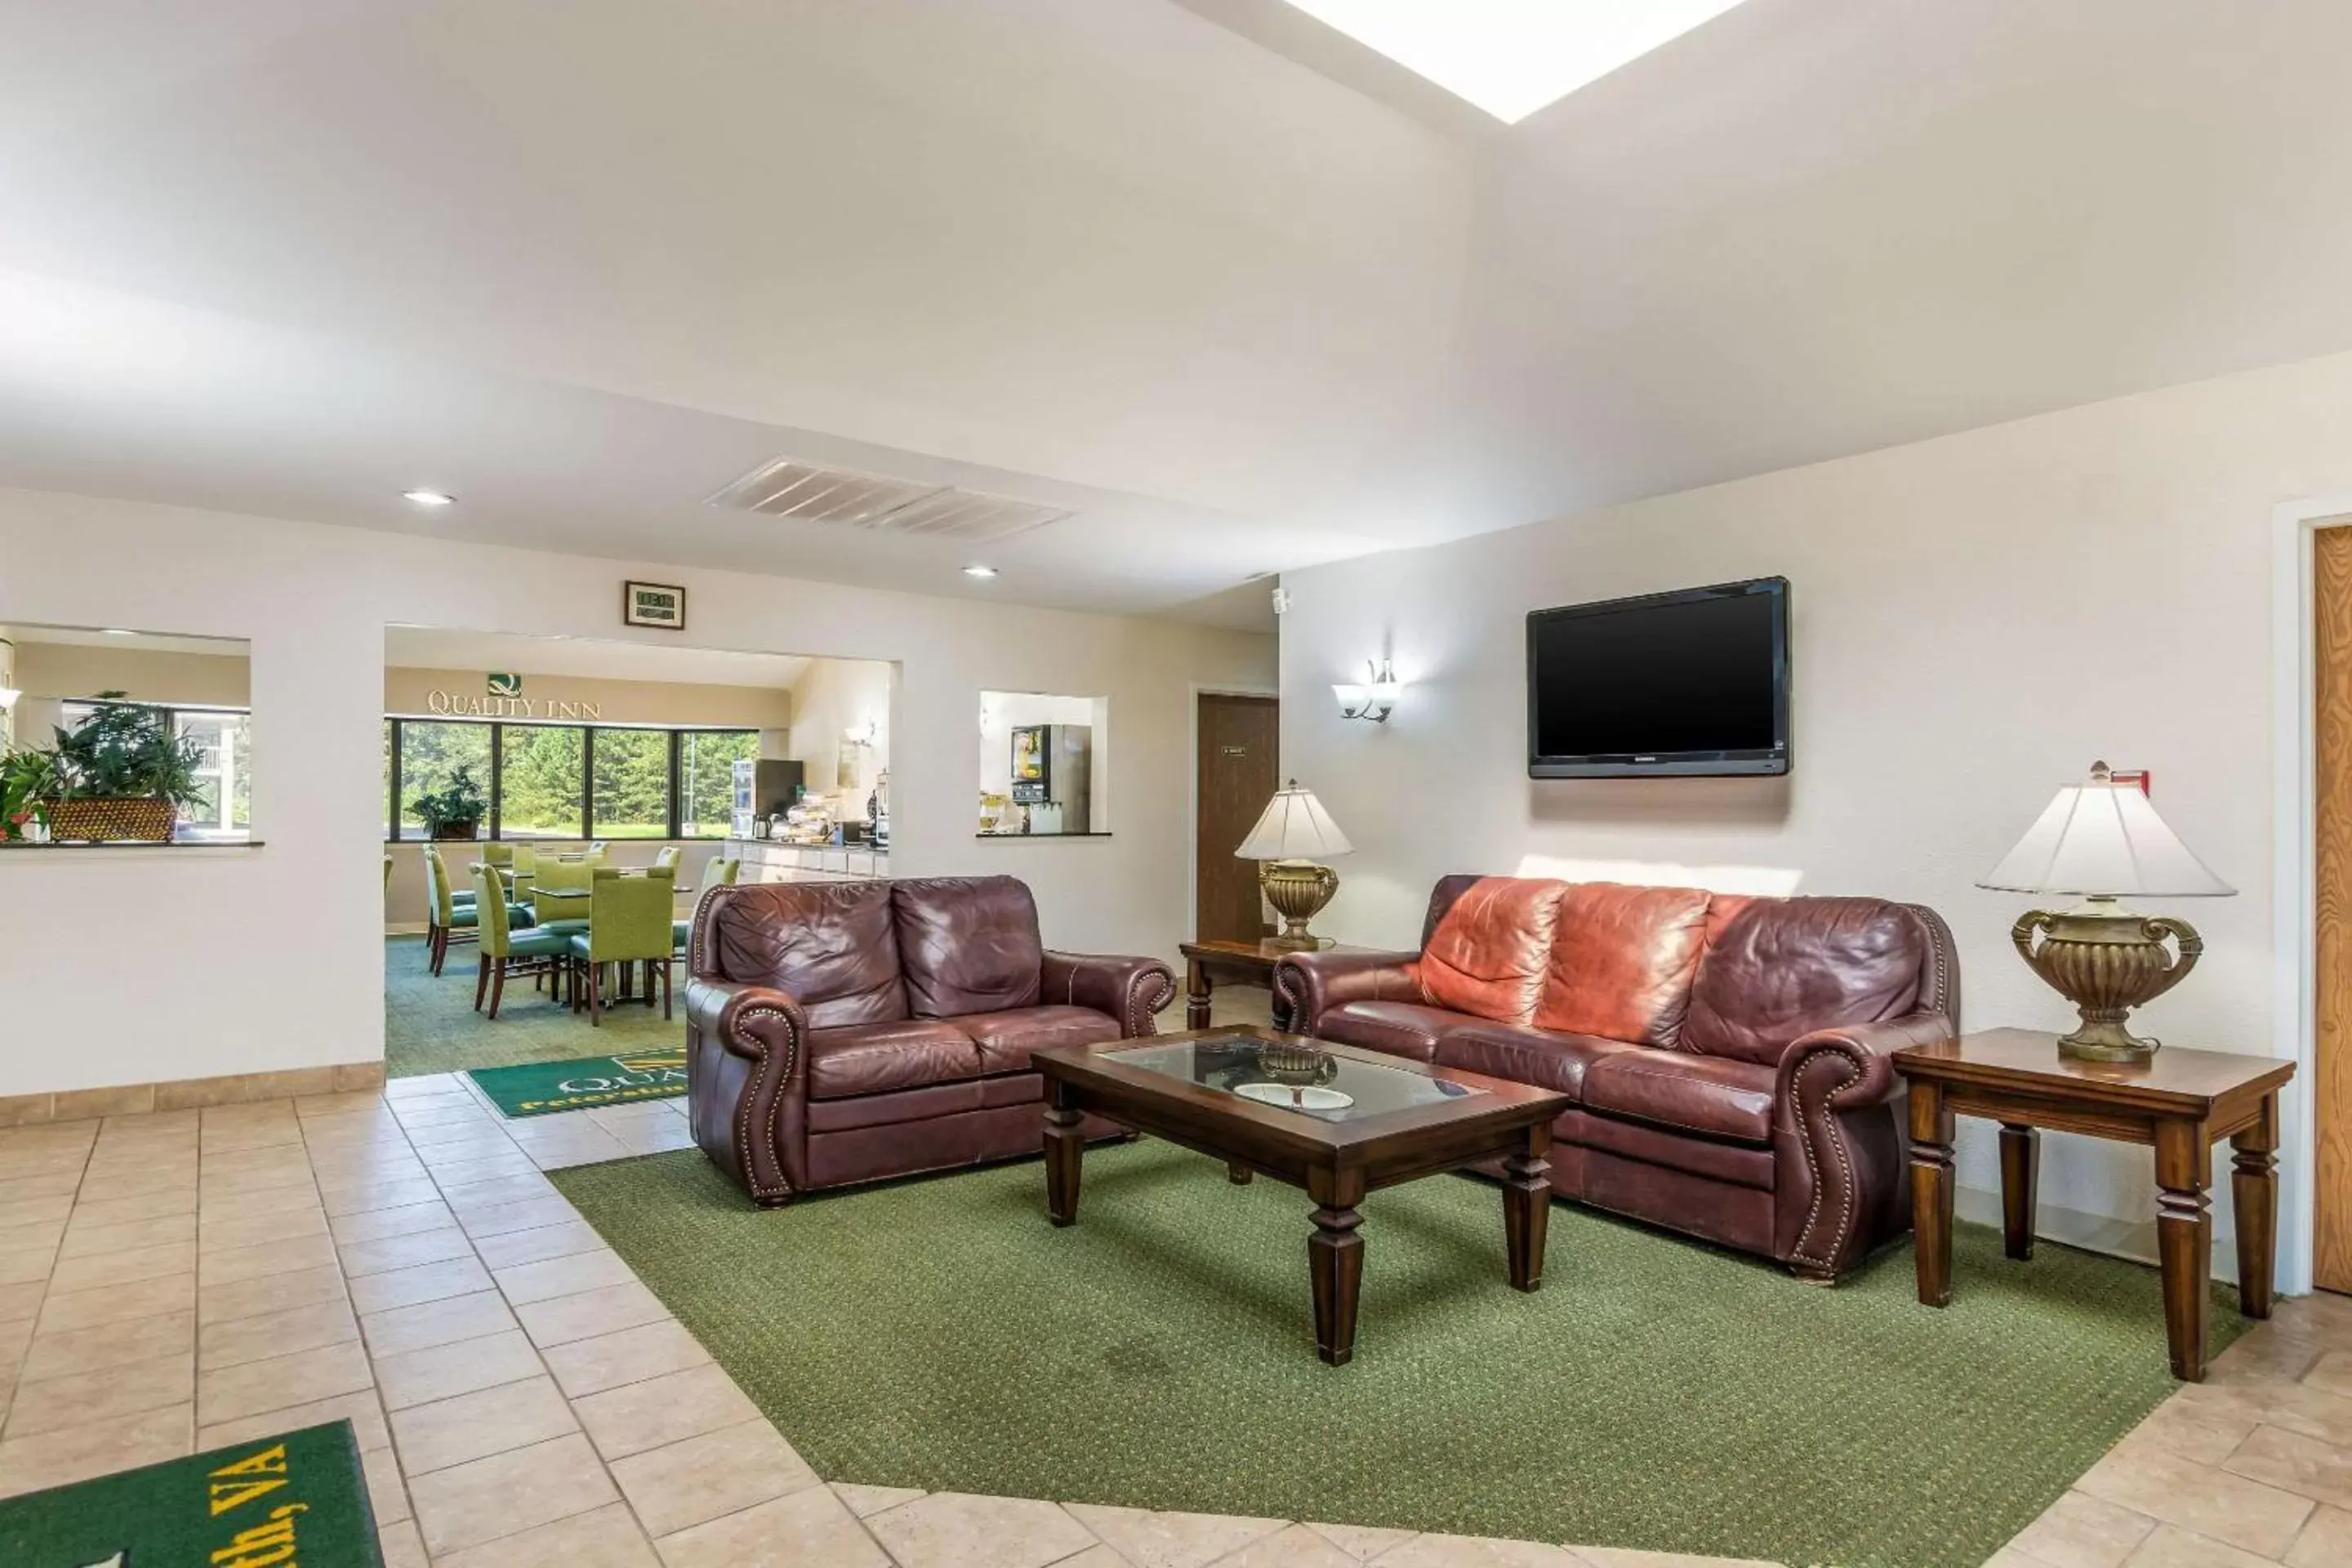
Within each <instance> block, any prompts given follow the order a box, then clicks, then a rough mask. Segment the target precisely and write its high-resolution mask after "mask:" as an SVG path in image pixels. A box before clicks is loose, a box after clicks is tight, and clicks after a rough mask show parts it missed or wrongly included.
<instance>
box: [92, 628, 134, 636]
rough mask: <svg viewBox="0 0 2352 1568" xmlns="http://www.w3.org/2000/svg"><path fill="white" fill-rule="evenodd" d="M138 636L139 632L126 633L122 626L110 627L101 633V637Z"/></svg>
mask: <svg viewBox="0 0 2352 1568" xmlns="http://www.w3.org/2000/svg"><path fill="white" fill-rule="evenodd" d="M138 635H139V634H138V633H137V632H126V631H124V630H123V629H122V628H121V626H108V627H106V628H105V629H104V630H103V631H101V632H100V633H99V636H100V637H137V636H138Z"/></svg>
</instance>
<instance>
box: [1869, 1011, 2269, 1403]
mask: <svg viewBox="0 0 2352 1568" xmlns="http://www.w3.org/2000/svg"><path fill="white" fill-rule="evenodd" d="M1887 1060H1888V1061H1889V1063H1890V1064H1891V1065H1892V1066H1893V1067H1894V1068H1895V1071H1896V1072H1898V1073H1901V1074H1902V1075H1903V1077H1904V1078H1905V1079H1906V1080H1907V1081H1908V1082H1909V1085H1910V1089H1911V1208H1912V1225H1913V1227H1914V1228H1915V1229H1916V1231H1917V1233H1918V1236H1917V1243H1918V1268H1919V1300H1921V1301H1923V1302H1925V1303H1927V1305H1928V1306H1930V1307H1941V1306H1944V1305H1945V1304H1947V1303H1948V1302H1949V1301H1950V1300H1951V1299H1952V1118H1953V1117H1954V1116H1955V1115H1961V1116H1982V1117H1986V1118H1988V1119H1990V1120H1991V1121H1998V1122H2000V1198H2001V1214H2002V1219H2003V1222H2004V1224H2003V1229H2004V1231H2005V1233H2006V1234H2005V1240H2006V1243H2007V1250H2008V1254H2009V1256H2010V1257H2011V1258H2032V1256H2033V1198H2034V1186H2035V1181H2036V1177H2037V1174H2038V1165H2039V1163H2040V1156H2041V1134H2040V1133H2039V1131H2037V1129H2040V1128H2043V1127H2049V1128H2053V1129H2055V1130H2057V1131H2062V1132H2079V1133H2084V1134H2087V1135H2088V1136H2090V1137H2093V1138H2112V1139H2116V1140H2117V1141H2119V1142H2126V1143H2144V1144H2147V1145H2150V1146H2152V1147H2153V1148H2154V1150H2155V1152H2156V1184H2157V1187H2158V1194H2157V1200H2156V1237H2157V1252H2158V1262H2159V1263H2160V1264H2161V1265H2162V1267H2163V1271H2164V1327H2165V1334H2166V1337H2167V1338H2168V1340H2169V1341H2170V1342H2171V1350H2172V1375H2173V1376H2175V1377H2178V1378H2181V1379H2184V1380H2185V1381H2187V1382H2189V1383H2201V1382H2203V1381H2204V1378H2205V1320H2206V1310H2207V1303H2208V1301H2209V1300H2210V1292H2209V1290H2208V1288H2207V1287H2208V1283H2209V1281H2210V1276H2211V1272H2212V1259H2213V1218H2212V1215H2210V1213H2209V1212H2208V1209H2207V1200H2206V1196H2205V1189H2206V1188H2207V1187H2209V1186H2210V1185H2211V1184H2212V1181H2213V1145H2214V1143H2215V1142H2217V1141H2219V1140H2221V1139H2223V1138H2227V1139H2228V1140H2229V1141H2230V1145H2231V1150H2232V1151H2233V1157H2232V1159H2231V1173H2230V1195H2231V1201H2232V1202H2233V1204H2234V1205H2235V1206H2236V1210H2237V1221H2238V1310H2240V1311H2241V1312H2242V1313H2244V1314H2245V1315H2246V1316H2247V1317H2249V1318H2267V1317H2269V1316H2270V1315H2271V1272H2272V1268H2273V1263H2274V1253H2275V1246H2276V1239H2277V1234H2278V1227H2277V1220H2278V1144H2279V1110H2278V1096H2279V1089H2281V1088H2282V1087H2283V1086H2284V1084H2285V1083H2286V1082H2287V1080H2288V1079H2292V1078H2293V1077H2294V1063H2293V1062H2289V1061H2280V1060H2278V1059H2276V1058H2272V1057H2249V1056H2238V1055H2234V1054H2231V1053H2228V1052H2222V1051H2192V1050H2185V1049H2183V1048H2181V1047H2178V1046H2167V1047H2164V1048H2163V1049H2162V1050H2160V1051H2158V1052H2157V1053H2156V1056H2155V1058H2154V1059H2153V1060H2151V1061H2149V1062H2147V1063H2146V1064H2144V1065H2141V1064H2133V1063H2122V1062H2086V1061H2076V1060H2074V1059H2073V1058H2068V1057H2062V1056H2060V1055H2059V1054H2058V1037H2057V1036H2055V1035H2049V1034H2043V1033H2041V1032H2040V1031H2038V1030H2032V1029H1987V1030H1984V1031H1982V1032H1981V1033H1979V1034H1973V1035H1964V1036H1962V1037H1960V1038H1958V1039H1957V1040H1942V1041H1938V1042H1937V1043H1936V1044H1934V1045H1931V1046H1914V1047H1911V1048H1910V1049H1908V1050H1901V1051H1896V1052H1895V1054H1894V1055H1893V1056H1891V1057H1889V1058H1887Z"/></svg>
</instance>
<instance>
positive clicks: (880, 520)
mask: <svg viewBox="0 0 2352 1568" xmlns="http://www.w3.org/2000/svg"><path fill="white" fill-rule="evenodd" d="M705 504H707V505H709V506H715V507H723V508H725V509H727V510H730V511H756V512H761V513H763V514H765V515H767V516H769V517H796V518H799V519H801V520H802V521H804V522H837V523H846V524H848V525H849V526H850V527H852V528H864V529H871V530H873V531H877V532H882V533H913V534H922V535H925V536H927V537H929V538H933V539H959V540H965V541H969V542H977V543H989V542H994V541H996V540H1000V539H1010V538H1011V537H1013V535H1014V534H1016V533H1026V532H1028V531H1031V530H1032V529H1038V528H1043V527H1045V525H1046V524H1047V523H1049V522H1059V521H1062V520H1063V519H1064V518H1066V517H1068V516H1070V515H1071V513H1070V511H1069V510H1068V509H1066V508H1064V507H1053V506H1044V505H1041V504H1039V503H1038V502H1036V501H1025V500H1014V499H1013V498H1012V497H1010V496H993V495H988V494H985V493H983V492H982V491H979V490H966V489H956V488H955V487H954V486H952V485H935V484H930V483H928V482H926V481H924V480H920V479H891V478H888V477H887V476H886V475H881V474H861V473H859V472H857V471H856V470H855V469H852V468H823V467H820V466H819V465H817V464H815V463H803V462H800V461H797V460H796V459H793V458H777V459H776V460H775V461H774V462H772V463H762V464H761V466H760V467H758V468H754V469H752V470H751V472H750V473H748V474H745V475H744V476H743V477H742V478H741V479H737V480H736V481H735V482H734V483H733V484H730V485H729V486H728V487H727V488H726V489H722V490H720V491H719V493H718V494H716V495H714V496H711V497H710V498H709V500H708V501H707V502H706V503H705Z"/></svg>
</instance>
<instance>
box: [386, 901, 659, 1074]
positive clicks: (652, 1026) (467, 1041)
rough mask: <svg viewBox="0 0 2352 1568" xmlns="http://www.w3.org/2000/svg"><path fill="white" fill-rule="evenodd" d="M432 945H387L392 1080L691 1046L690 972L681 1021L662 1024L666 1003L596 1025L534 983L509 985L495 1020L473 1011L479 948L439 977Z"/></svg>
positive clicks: (459, 956) (621, 1010)
mask: <svg viewBox="0 0 2352 1568" xmlns="http://www.w3.org/2000/svg"><path fill="white" fill-rule="evenodd" d="M425 960H426V954H425V939H424V938H423V937H421V936H396V937H391V938H387V939H386V940H385V942H384V944H383V1032H384V1052H383V1054H384V1075H385V1076H386V1077H388V1078H414V1077H415V1076H417V1075H418V1074H420V1073H436V1072H460V1071H463V1070H464V1069H466V1068H495V1067H513V1066H516V1065H518V1064H520V1063H523V1062H558V1061H574V1060H577V1059H579V1058H582V1057H585V1056H587V1055H589V1054H591V1053H592V1052H606V1051H619V1052H627V1053H635V1052H639V1051H648V1050H654V1051H658V1050H684V1049H685V1048H686V1005H685V998H686V976H685V974H684V973H683V970H684V965H680V966H679V967H678V972H677V973H675V975H674V978H675V980H676V982H677V1005H676V1006H675V1007H674V1008H673V1009H672V1011H673V1012H674V1013H675V1015H676V1016H674V1017H673V1018H671V1020H670V1021H669V1022H667V1023H664V1022H663V1021H662V1016H661V1005H660V1004H659V1003H658V1002H656V1004H655V1005H653V1006H651V1007H644V1006H640V1005H637V1004H636V1003H635V1002H634V1001H632V1002H628V1003H624V1004H617V1005H612V1006H608V1007H606V1008H605V1010H604V1024H603V1025H602V1026H599V1027H596V1028H591V1027H589V1025H588V1015H587V1014H585V1013H577V1014H575V1013H573V1012H572V1010H571V1009H570V1008H568V1007H564V1006H561V1005H558V1004H556V1003H554V1002H552V1001H550V1000H549V998H548V994H547V993H546V992H544V991H534V990H532V989H531V984H530V981H528V980H509V981H508V982H507V994H506V998H505V1000H504V1001H503V1002H502V1003H500V1005H499V1016H498V1020H497V1022H495V1023H493V1022H492V1021H491V1020H490V1019H489V1018H488V1017H487V1016H485V1015H484V1014H481V1013H477V1012H475V1011H474V963H475V958H474V949H473V947H472V945H471V944H470V943H467V944H464V945H460V946H457V947H452V948H451V949H450V950H449V958H448V962H447V963H445V964H444V965H443V966H442V969H441V978H439V979H438V980H436V979H435V978H433V975H432V974H431V973H430V972H429V971H427V970H426V968H425Z"/></svg>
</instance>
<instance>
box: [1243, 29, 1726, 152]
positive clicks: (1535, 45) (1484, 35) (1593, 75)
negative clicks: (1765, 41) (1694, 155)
mask: <svg viewBox="0 0 2352 1568" xmlns="http://www.w3.org/2000/svg"><path fill="white" fill-rule="evenodd" d="M1290 3H1291V4H1292V5H1296V6H1297V7H1298V8H1299V9H1300V10H1302V11H1304V12H1306V13H1307V15H1308V16H1313V17H1314V18H1315V19H1316V20H1318V21H1319V22H1322V23H1324V24H1326V25H1327V26H1332V27H1336V28H1337V29H1339V31H1340V32H1342V33H1345V34H1347V35H1348V36H1349V37H1351V38H1353V39H1355V40H1356V41H1357V42H1358V43H1360V44H1362V45H1363V46H1364V47H1367V48H1370V49H1374V50H1377V51H1378V52H1380V53H1381V54H1384V55H1386V56H1388V58H1391V59H1392V60H1394V61H1396V63H1397V64H1399V65H1401V66H1402V67H1404V68H1406V69H1407V70H1409V71H1412V73H1413V74H1414V75H1416V76H1423V77H1427V78H1428V79H1430V80H1431V81H1433V82H1435V83H1436V84H1437V85H1438V86H1440V87H1442V88H1444V89H1445V90H1446V91H1448V92H1450V93H1453V94H1454V96H1455V97H1457V98H1463V99H1467V100H1469V101H1470V102H1472V103H1475V104H1476V105H1477V106H1478V107H1479V108H1481V109H1483V110H1486V112H1487V113H1489V114H1491V115H1493V116H1494V117H1495V118H1496V119H1497V120H1499V121H1503V122H1504V123H1505V124H1507V125H1508V124H1515V123H1517V121H1521V120H1525V119H1526V118H1527V117H1528V115H1530V114H1533V113H1534V112H1535V111H1536V110H1538V109H1541V108H1542V107H1543V106H1544V105H1546V104H1548V103H1550V102H1553V101H1554V100H1558V99H1561V98H1565V97H1567V96H1568V95H1569V94H1570V93H1571V92H1574V91H1575V90H1576V89H1578V88H1580V87H1582V86H1583V85H1584V84H1585V83H1587V82H1590V81H1597V80H1599V79H1601V78H1602V77H1604V76H1607V75H1608V74H1609V73H1610V72H1611V71H1613V70H1615V69H1616V68H1618V67H1619V66H1622V65H1624V64H1626V63H1627V62H1628V61H1631V60H1635V59H1639V58H1641V57H1642V56H1643V55H1646V54H1648V53H1649V52H1650V51H1651V50H1652V49H1654V48H1656V47H1658V46H1659V45H1661V44H1663V43H1665V42H1666V41H1667V40H1669V39H1671V38H1678V37H1681V36H1682V35H1683V34H1685V33H1687V32H1689V31H1690V30H1691V29H1692V28H1693V27H1696V26H1698V25H1699V24H1700V23H1702V22H1707V21H1712V20H1713V19H1714V18H1716V17H1717V16H1721V15H1723V14H1724V13H1725V12H1726V11H1728V10H1730V9H1731V8H1732V6H1734V5H1738V3H1739V0H1642V3H1641V4H1639V5H1627V4H1625V0H1538V3H1536V4H1530V3H1529V0H1446V4H1444V5H1431V4H1429V0H1290Z"/></svg>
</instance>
